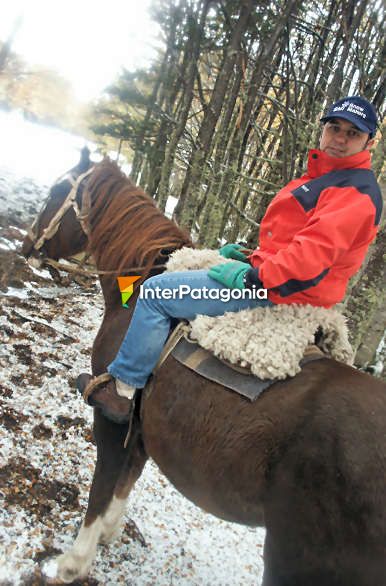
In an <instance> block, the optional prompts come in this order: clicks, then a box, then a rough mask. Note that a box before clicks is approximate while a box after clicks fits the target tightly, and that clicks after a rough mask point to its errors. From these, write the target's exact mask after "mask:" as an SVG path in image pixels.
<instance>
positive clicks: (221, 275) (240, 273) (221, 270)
mask: <svg viewBox="0 0 386 586" xmlns="http://www.w3.org/2000/svg"><path fill="white" fill-rule="evenodd" d="M248 271H249V267H248V266H246V265H245V263H244V262H240V261H238V260H237V261H235V262H227V263H224V264H221V265H216V266H214V267H212V268H211V269H209V271H208V276H209V277H211V278H212V279H214V280H215V281H218V282H219V283H222V284H223V285H226V287H229V288H230V289H244V287H245V286H244V276H245V273H247V272H248Z"/></svg>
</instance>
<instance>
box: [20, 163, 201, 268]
mask: <svg viewBox="0 0 386 586" xmlns="http://www.w3.org/2000/svg"><path fill="white" fill-rule="evenodd" d="M182 246H192V242H191V240H190V237H189V235H188V234H186V233H185V232H184V231H182V230H181V229H180V228H179V227H178V226H177V225H176V224H175V223H174V222H173V221H171V220H170V219H168V218H166V217H165V216H164V215H163V213H162V212H161V211H160V210H159V209H158V207H157V205H156V203H155V201H154V200H153V199H152V198H151V197H149V196H148V195H147V194H146V193H144V191H143V190H142V189H141V188H139V187H137V186H136V185H134V184H133V183H132V182H131V181H130V179H129V178H128V177H127V176H126V175H125V174H124V173H123V172H122V171H121V170H120V169H119V167H118V165H117V164H116V163H114V162H112V161H110V160H109V159H107V158H106V159H104V160H103V161H102V162H101V163H98V164H96V165H92V164H91V162H90V160H89V157H87V156H86V155H84V154H83V156H82V158H81V161H80V163H79V164H78V165H77V166H76V167H74V168H73V169H72V170H71V171H70V172H69V173H67V174H66V175H65V176H63V177H61V178H60V179H59V180H58V181H57V182H56V183H55V185H54V186H53V187H52V188H51V190H50V194H49V197H48V200H47V201H46V203H45V205H44V207H43V210H42V211H41V212H40V214H39V216H38V217H37V219H36V220H35V222H34V223H33V225H32V227H31V228H30V230H29V233H28V235H27V236H26V237H25V239H24V243H23V248H22V253H23V254H24V256H25V257H26V258H27V259H29V262H30V263H31V264H32V265H33V266H35V267H41V266H43V265H47V266H48V267H49V269H50V270H51V272H52V265H53V266H56V264H57V263H55V261H57V260H58V259H59V258H64V259H68V258H69V257H72V256H74V255H75V254H78V253H79V252H82V251H84V250H86V249H87V252H88V253H89V255H92V257H93V259H94V261H95V265H96V267H97V270H98V271H100V272H101V273H107V274H113V273H115V274H119V272H120V271H122V270H124V269H127V268H128V267H132V266H134V267H136V268H141V269H143V271H142V274H143V277H144V278H146V275H148V274H149V272H150V271H151V270H152V268H153V267H154V266H155V265H157V264H158V265H159V263H160V259H163V260H164V259H165V257H166V256H168V254H169V253H170V252H171V251H173V250H176V249H177V248H181V247H182ZM52 261H54V262H52ZM63 268H64V267H63Z"/></svg>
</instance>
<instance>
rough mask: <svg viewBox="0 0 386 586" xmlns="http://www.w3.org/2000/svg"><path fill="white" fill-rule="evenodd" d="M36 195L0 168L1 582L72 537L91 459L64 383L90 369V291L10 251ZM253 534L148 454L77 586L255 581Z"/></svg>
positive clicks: (33, 574) (93, 289)
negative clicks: (189, 492) (202, 505)
mask: <svg viewBox="0 0 386 586" xmlns="http://www.w3.org/2000/svg"><path fill="white" fill-rule="evenodd" d="M74 163H76V157H75V160H72V161H71V163H70V166H71V165H73V164H74ZM64 170H65V169H62V171H64ZM45 197H46V189H45V188H44V186H42V185H41V184H40V183H39V181H38V180H34V181H33V180H32V179H30V178H27V179H26V178H24V177H22V176H20V175H14V174H13V173H12V172H10V171H9V169H8V170H6V169H3V168H0V296H1V305H2V311H1V314H0V342H1V344H2V345H1V350H0V424H1V426H0V584H1V585H2V586H6V585H14V584H15V585H18V584H28V585H35V584H36V585H37V584H43V583H44V582H43V579H42V577H41V575H40V571H39V563H41V562H42V561H43V560H46V559H47V558H49V557H50V556H52V555H54V554H57V553H59V552H61V551H64V550H65V549H66V548H68V547H69V546H70V544H71V543H72V540H73V538H74V535H75V534H76V532H77V528H78V527H79V525H80V523H81V521H82V518H83V515H84V511H85V508H86V504H87V495H88V488H89V486H90V482H91V477H92V473H93V469H94V461H95V446H94V444H93V440H92V434H91V420H92V410H91V409H90V408H89V407H87V406H86V405H84V404H83V402H82V400H81V398H80V397H79V396H78V394H77V393H76V391H75V390H74V380H75V378H76V376H77V375H78V374H79V372H81V371H88V370H89V362H90V351H91V345H92V341H93V338H94V337H95V334H96V331H97V328H98V325H99V323H100V320H101V315H102V299H101V295H100V293H99V289H98V287H97V286H96V285H95V284H93V283H89V287H88V288H87V289H85V288H82V287H80V286H78V285H76V284H74V283H70V282H69V281H65V283H64V286H62V287H58V286H57V285H55V284H54V283H53V281H52V280H51V278H50V276H49V274H48V273H47V271H36V270H32V269H31V268H30V267H28V266H27V265H26V263H25V262H24V260H23V259H22V258H21V257H20V256H19V255H18V254H17V252H16V248H17V246H18V245H20V241H21V239H22V237H23V234H24V230H25V228H26V222H27V221H29V220H30V219H31V216H32V215H33V214H34V213H35V211H36V209H38V208H40V206H41V202H42V201H43V199H44V198H45ZM263 542H264V531H263V530H262V529H252V528H247V527H242V526H239V525H235V524H231V523H226V522H224V521H221V520H219V519H216V518H215V517H212V516H210V515H208V514H206V513H204V512H202V511H201V510H200V509H198V508H197V507H195V506H194V505H193V504H192V503H190V502H189V501H187V500H186V499H185V498H184V497H183V496H181V495H180V494H179V493H177V492H176V490H175V489H174V488H173V486H172V485H171V484H170V483H169V482H168V481H167V480H166V478H165V477H164V476H162V475H161V473H160V472H159V470H158V468H157V467H156V466H155V465H154V463H152V462H148V463H147V465H146V467H145V470H144V472H143V474H142V476H141V478H140V479H139V480H138V482H137V483H136V485H135V487H134V489H133V491H132V493H131V495H130V497H129V499H128V505H127V514H126V516H125V519H124V530H123V534H122V536H121V537H120V538H118V540H117V541H116V542H114V543H113V544H111V545H109V546H101V547H100V548H99V550H98V555H97V559H96V562H95V564H94V566H93V568H92V571H91V573H90V575H89V577H88V578H87V579H86V580H84V581H82V582H77V584H84V585H96V584H101V585H102V584H103V585H110V586H113V585H115V584H135V585H150V584H151V585H157V586H158V585H159V586H167V585H173V584H174V585H177V584H178V585H181V586H188V585H189V586H191V585H198V584H205V585H210V586H216V585H218V586H220V585H221V586H226V585H232V586H237V585H240V586H241V585H243V586H249V585H251V586H252V585H253V586H256V585H258V584H260V583H261V577H262V571H263V562H262V553H263Z"/></svg>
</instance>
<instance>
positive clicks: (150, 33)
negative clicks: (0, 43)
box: [0, 0, 159, 100]
mask: <svg viewBox="0 0 386 586" xmlns="http://www.w3.org/2000/svg"><path fill="white" fill-rule="evenodd" d="M150 1H151V0H2V2H1V8H0V39H2V40H5V39H6V38H7V37H8V35H9V34H10V32H11V30H12V26H13V23H14V21H15V19H16V17H17V16H18V15H19V14H21V13H22V12H23V13H24V18H23V24H22V26H21V28H20V29H19V32H18V34H17V36H16V38H15V41H14V44H13V47H12V48H13V50H14V51H15V52H16V53H19V54H20V55H21V56H22V57H23V58H24V59H25V60H26V61H27V62H29V63H31V64H32V63H33V64H38V65H43V66H46V67H49V68H50V69H55V70H57V71H58V72H59V73H61V74H62V75H63V76H64V77H65V78H67V79H68V80H69V81H70V82H71V83H72V84H73V87H74V93H75V95H76V96H77V97H78V98H79V99H81V100H90V99H93V98H97V97H98V95H99V94H100V93H101V92H102V91H103V88H104V87H105V86H106V85H108V84H109V83H110V82H111V81H112V80H113V79H114V78H115V77H116V75H117V73H119V71H120V69H121V67H122V66H124V67H126V68H127V69H129V70H134V69H136V68H137V67H138V66H141V65H146V64H147V63H148V62H149V60H150V59H151V57H152V56H153V55H154V54H155V49H154V48H155V46H157V45H158V44H159V42H158V41H157V35H158V27H157V24H156V23H154V22H153V21H152V20H151V19H150V16H149V14H148V8H149V6H150Z"/></svg>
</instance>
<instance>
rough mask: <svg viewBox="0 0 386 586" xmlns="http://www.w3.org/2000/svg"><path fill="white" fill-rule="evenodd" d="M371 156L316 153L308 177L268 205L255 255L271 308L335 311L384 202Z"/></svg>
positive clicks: (312, 153) (254, 262)
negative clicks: (295, 305)
mask: <svg viewBox="0 0 386 586" xmlns="http://www.w3.org/2000/svg"><path fill="white" fill-rule="evenodd" d="M370 165H371V160H370V153H369V152H368V151H361V152H360V153H357V154H356V155H352V156H350V157H343V158H335V157H330V156H329V155H327V154H326V153H325V152H322V151H319V150H316V149H314V150H311V151H310V153H309V157H308V169H307V173H306V174H305V175H303V177H301V178H300V179H295V180H293V181H290V183H288V185H286V186H285V187H284V188H283V189H281V190H280V191H279V193H278V194H277V195H276V196H275V197H274V199H273V200H272V201H271V203H270V204H269V206H268V208H267V211H266V214H265V216H264V218H263V220H262V222H261V229H260V248H258V249H257V250H255V251H254V252H253V253H252V255H251V256H250V259H249V260H250V262H251V265H252V266H253V267H256V268H258V269H259V278H260V279H261V281H262V282H263V285H264V287H265V288H267V289H269V292H268V297H269V298H270V299H271V301H273V302H274V303H287V304H288V303H303V304H304V303H309V304H310V305H321V306H324V307H331V306H332V305H334V304H335V303H338V302H339V301H341V300H342V299H343V297H344V295H345V292H346V288H347V283H348V281H349V279H350V277H352V276H353V275H354V274H355V273H356V272H357V271H358V269H359V267H360V266H361V264H362V262H363V260H364V258H365V255H366V252H367V249H368V247H369V245H370V243H371V242H372V241H373V240H374V238H375V235H376V233H377V226H378V225H379V222H380V217H381V212H382V195H381V191H380V189H379V186H378V184H377V182H376V179H375V176H374V173H373V172H372V171H371V169H370Z"/></svg>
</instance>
